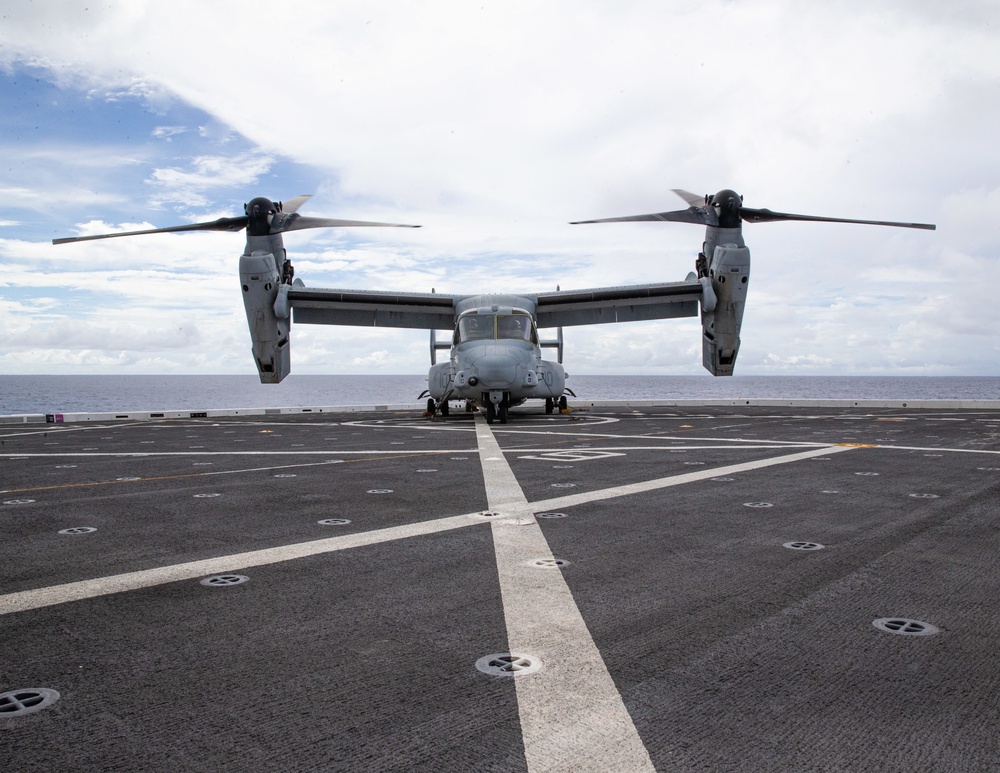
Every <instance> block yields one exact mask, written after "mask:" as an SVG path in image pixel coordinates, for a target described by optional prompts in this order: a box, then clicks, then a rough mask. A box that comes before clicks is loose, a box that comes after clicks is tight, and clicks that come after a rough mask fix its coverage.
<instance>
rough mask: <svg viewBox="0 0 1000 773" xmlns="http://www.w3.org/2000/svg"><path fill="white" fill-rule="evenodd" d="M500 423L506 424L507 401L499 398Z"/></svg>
mask: <svg viewBox="0 0 1000 773" xmlns="http://www.w3.org/2000/svg"><path fill="white" fill-rule="evenodd" d="M490 405H492V403H490ZM500 423H501V424H506V423H507V401H506V400H501V401H500Z"/></svg>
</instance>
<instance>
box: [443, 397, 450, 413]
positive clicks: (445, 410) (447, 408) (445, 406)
mask: <svg viewBox="0 0 1000 773" xmlns="http://www.w3.org/2000/svg"><path fill="white" fill-rule="evenodd" d="M449 410H450V408H449V406H448V401H447V400H445V401H443V402H442V403H441V415H442V416H447V415H448V411H449Z"/></svg>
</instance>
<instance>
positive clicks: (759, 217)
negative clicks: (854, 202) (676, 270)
mask: <svg viewBox="0 0 1000 773" xmlns="http://www.w3.org/2000/svg"><path fill="white" fill-rule="evenodd" d="M740 217H742V218H743V219H744V220H745V221H747V222H748V223H771V222H774V221H777V220H802V221H807V222H815V223H855V224H857V225H887V226H893V227H895V228H921V229H923V230H925V231H933V230H935V229H936V228H937V226H936V225H932V224H930V223H897V222H894V221H889V220H850V219H847V218H842V217H816V216H814V215H792V214H789V213H787V212H772V211H771V210H769V209H751V208H750V207H740Z"/></svg>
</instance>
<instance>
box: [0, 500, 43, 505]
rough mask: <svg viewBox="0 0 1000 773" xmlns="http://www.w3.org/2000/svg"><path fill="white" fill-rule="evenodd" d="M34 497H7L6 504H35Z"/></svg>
mask: <svg viewBox="0 0 1000 773" xmlns="http://www.w3.org/2000/svg"><path fill="white" fill-rule="evenodd" d="M34 502H35V500H34V499H6V500H4V504H5V505H30V504H34Z"/></svg>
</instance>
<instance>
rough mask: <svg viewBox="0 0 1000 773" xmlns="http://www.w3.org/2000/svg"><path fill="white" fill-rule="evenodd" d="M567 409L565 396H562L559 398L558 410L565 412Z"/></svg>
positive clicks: (567, 404)
mask: <svg viewBox="0 0 1000 773" xmlns="http://www.w3.org/2000/svg"><path fill="white" fill-rule="evenodd" d="M567 408H569V403H567V402H566V395H563V396H562V397H560V398H559V410H560V411H565V410H566V409H567Z"/></svg>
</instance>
